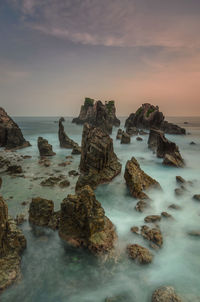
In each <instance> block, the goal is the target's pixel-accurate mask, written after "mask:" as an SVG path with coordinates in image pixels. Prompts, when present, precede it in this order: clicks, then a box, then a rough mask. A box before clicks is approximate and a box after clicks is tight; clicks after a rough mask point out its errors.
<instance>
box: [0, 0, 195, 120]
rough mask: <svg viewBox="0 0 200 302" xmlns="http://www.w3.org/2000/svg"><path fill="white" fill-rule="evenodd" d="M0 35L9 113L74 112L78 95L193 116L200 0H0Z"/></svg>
mask: <svg viewBox="0 0 200 302" xmlns="http://www.w3.org/2000/svg"><path fill="white" fill-rule="evenodd" d="M0 41H1V42H0V99H1V102H0V106H2V107H4V108H5V109H6V111H7V112H8V113H10V114H11V115H33V116H36V115H53V116H56V115H78V113H79V108H80V105H81V103H83V99H84V97H85V96H88V97H91V98H95V99H97V100H98V99H102V100H109V99H114V100H115V101H116V105H117V113H118V115H121V116H122V115H128V114H129V113H131V112H134V111H135V110H136V109H137V107H138V106H139V105H140V104H141V103H144V102H150V103H152V104H154V105H159V107H160V109H161V111H163V112H164V113H165V115H173V116H176V115H184V116H188V115H195V116H197V115H200V0H168V1H164V0H123V1H122V0H0Z"/></svg>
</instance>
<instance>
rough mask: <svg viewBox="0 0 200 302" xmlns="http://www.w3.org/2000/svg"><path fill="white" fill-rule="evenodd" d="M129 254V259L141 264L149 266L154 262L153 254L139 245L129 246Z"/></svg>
mask: <svg viewBox="0 0 200 302" xmlns="http://www.w3.org/2000/svg"><path fill="white" fill-rule="evenodd" d="M127 252H128V255H129V257H130V258H131V259H133V260H135V261H136V262H138V263H139V264H149V263H151V262H152V260H153V255H152V254H151V252H150V251H149V250H148V249H147V248H145V247H143V246H141V245H139V244H129V245H128V246H127Z"/></svg>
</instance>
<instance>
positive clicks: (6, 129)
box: [0, 107, 30, 149]
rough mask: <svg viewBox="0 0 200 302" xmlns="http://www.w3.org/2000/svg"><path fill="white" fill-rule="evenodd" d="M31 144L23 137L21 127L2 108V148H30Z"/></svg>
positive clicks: (0, 141) (0, 120)
mask: <svg viewBox="0 0 200 302" xmlns="http://www.w3.org/2000/svg"><path fill="white" fill-rule="evenodd" d="M29 146H30V143H29V142H28V141H26V140H25V138H24V137H23V134H22V131H21V129H20V128H19V126H18V125H17V124H16V123H15V122H14V121H13V120H12V119H11V117H10V116H8V114H7V113H6V111H5V110H4V109H3V108H2V107H0V147H5V148H6V149H21V148H25V147H29Z"/></svg>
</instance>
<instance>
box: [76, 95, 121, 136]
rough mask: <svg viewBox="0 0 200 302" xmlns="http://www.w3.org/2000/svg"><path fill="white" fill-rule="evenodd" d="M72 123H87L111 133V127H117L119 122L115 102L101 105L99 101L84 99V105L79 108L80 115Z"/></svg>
mask: <svg viewBox="0 0 200 302" xmlns="http://www.w3.org/2000/svg"><path fill="white" fill-rule="evenodd" d="M72 123H76V124H84V123H88V124H90V125H92V126H95V127H100V128H101V129H102V130H103V131H105V132H106V133H109V134H110V133H112V127H113V126H116V127H119V125H120V120H119V119H118V118H117V117H116V108H115V102H114V101H109V102H105V104H103V103H102V102H101V101H97V102H95V101H94V100H93V99H90V98H85V103H84V105H82V106H81V111H80V114H79V116H78V117H77V118H74V119H73V120H72Z"/></svg>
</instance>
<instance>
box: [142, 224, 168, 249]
mask: <svg viewBox="0 0 200 302" xmlns="http://www.w3.org/2000/svg"><path fill="white" fill-rule="evenodd" d="M141 235H142V236H143V238H144V239H147V240H148V241H151V242H153V243H154V244H155V245H156V246H157V247H158V248H160V247H161V246H162V245H163V236H162V233H161V231H160V229H158V228H149V227H148V226H146V225H143V226H142V227H141Z"/></svg>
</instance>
